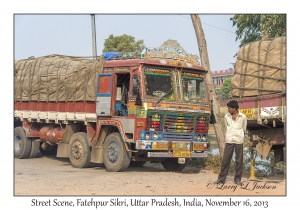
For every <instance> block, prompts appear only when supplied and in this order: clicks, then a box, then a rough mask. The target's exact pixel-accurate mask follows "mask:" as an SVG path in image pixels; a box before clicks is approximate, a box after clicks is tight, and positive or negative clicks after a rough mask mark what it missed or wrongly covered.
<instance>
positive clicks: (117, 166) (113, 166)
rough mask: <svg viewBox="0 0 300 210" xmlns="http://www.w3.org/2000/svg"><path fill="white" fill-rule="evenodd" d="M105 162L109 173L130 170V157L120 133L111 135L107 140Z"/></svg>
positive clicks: (104, 151)
mask: <svg viewBox="0 0 300 210" xmlns="http://www.w3.org/2000/svg"><path fill="white" fill-rule="evenodd" d="M103 161H104V165H105V167H106V170H108V171H124V170H126V169H127V168H128V166H129V163H130V157H129V154H128V153H127V151H126V149H125V146H124V142H123V141H122V139H121V137H120V134H119V133H111V134H109V135H108V136H107V138H106V139H105V141H104V145H103Z"/></svg>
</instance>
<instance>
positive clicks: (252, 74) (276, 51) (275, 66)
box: [231, 37, 286, 98]
mask: <svg viewBox="0 0 300 210" xmlns="http://www.w3.org/2000/svg"><path fill="white" fill-rule="evenodd" d="M234 68H235V75H234V76H233V77H232V80H231V83H232V93H231V94H232V96H233V97H239V98H242V97H247V96H260V95H267V94H276V93H285V91H286V38H285V37H278V38H275V39H269V40H261V41H256V42H251V43H248V44H245V45H244V46H242V47H241V49H240V50H239V51H238V54H237V61H236V63H235V65H234Z"/></svg>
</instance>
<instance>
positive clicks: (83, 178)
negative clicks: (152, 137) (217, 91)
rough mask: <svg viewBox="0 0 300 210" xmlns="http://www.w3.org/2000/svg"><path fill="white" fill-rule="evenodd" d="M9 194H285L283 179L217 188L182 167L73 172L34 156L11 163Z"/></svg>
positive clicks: (204, 174)
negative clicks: (174, 168) (173, 168)
mask: <svg viewBox="0 0 300 210" xmlns="http://www.w3.org/2000/svg"><path fill="white" fill-rule="evenodd" d="M14 168H15V170H14V195H16V196H19V195H30V196H37V195H53V196H56V195H76V196H80V195H90V196H102V195H110V196H115V195H127V196H128V195H136V196H139V195H147V196H160V195H165V196H168V195H170V196H174V195H176V196H185V195H186V196H198V195H233V196H239V195H255V196H260V195H286V182H285V180H283V176H282V175H281V176H277V177H271V178H270V179H262V180H258V181H259V182H256V181H248V179H247V177H243V179H242V181H244V183H243V184H244V185H243V186H242V187H241V186H239V187H238V186H237V185H235V184H234V183H233V176H228V177H227V180H226V183H225V184H224V185H223V186H216V185H213V184H212V182H214V181H215V180H216V179H217V175H216V174H214V173H213V172H211V171H208V170H202V169H199V168H196V167H186V168H185V169H184V170H183V171H182V172H167V171H166V170H165V169H164V168H163V167H162V166H161V165H160V164H159V163H154V164H153V163H150V162H149V163H146V165H145V166H143V167H129V168H128V170H127V171H125V172H107V171H106V170H105V168H104V166H102V165H93V166H92V167H90V168H86V169H76V168H73V167H72V166H71V164H70V162H69V160H68V159H60V158H55V157H54V156H39V157H38V158H34V159H15V160H14Z"/></svg>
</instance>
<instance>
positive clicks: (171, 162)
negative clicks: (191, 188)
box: [161, 158, 188, 171]
mask: <svg viewBox="0 0 300 210" xmlns="http://www.w3.org/2000/svg"><path fill="white" fill-rule="evenodd" d="M187 163H188V159H185V163H184V164H179V163H178V158H167V159H166V160H164V161H161V164H162V166H163V167H164V168H165V169H166V170H167V171H182V170H183V169H184V168H185V167H186V165H187Z"/></svg>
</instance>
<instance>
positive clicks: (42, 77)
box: [14, 55, 104, 102]
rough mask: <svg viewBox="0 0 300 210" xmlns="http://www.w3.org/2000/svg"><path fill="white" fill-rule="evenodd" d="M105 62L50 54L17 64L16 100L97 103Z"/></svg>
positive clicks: (15, 79)
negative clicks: (98, 82) (97, 89)
mask: <svg viewBox="0 0 300 210" xmlns="http://www.w3.org/2000/svg"><path fill="white" fill-rule="evenodd" d="M103 63H104V60H103V59H102V60H101V61H97V60H91V59H87V58H80V57H72V56H64V55H49V56H44V57H39V58H32V57H31V58H29V59H24V60H17V61H15V71H14V84H15V85H14V99H15V101H46V102H49V101H54V102H68V101H95V100H96V91H95V87H96V83H97V80H96V79H95V78H97V75H98V74H99V73H101V71H102V69H103Z"/></svg>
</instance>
